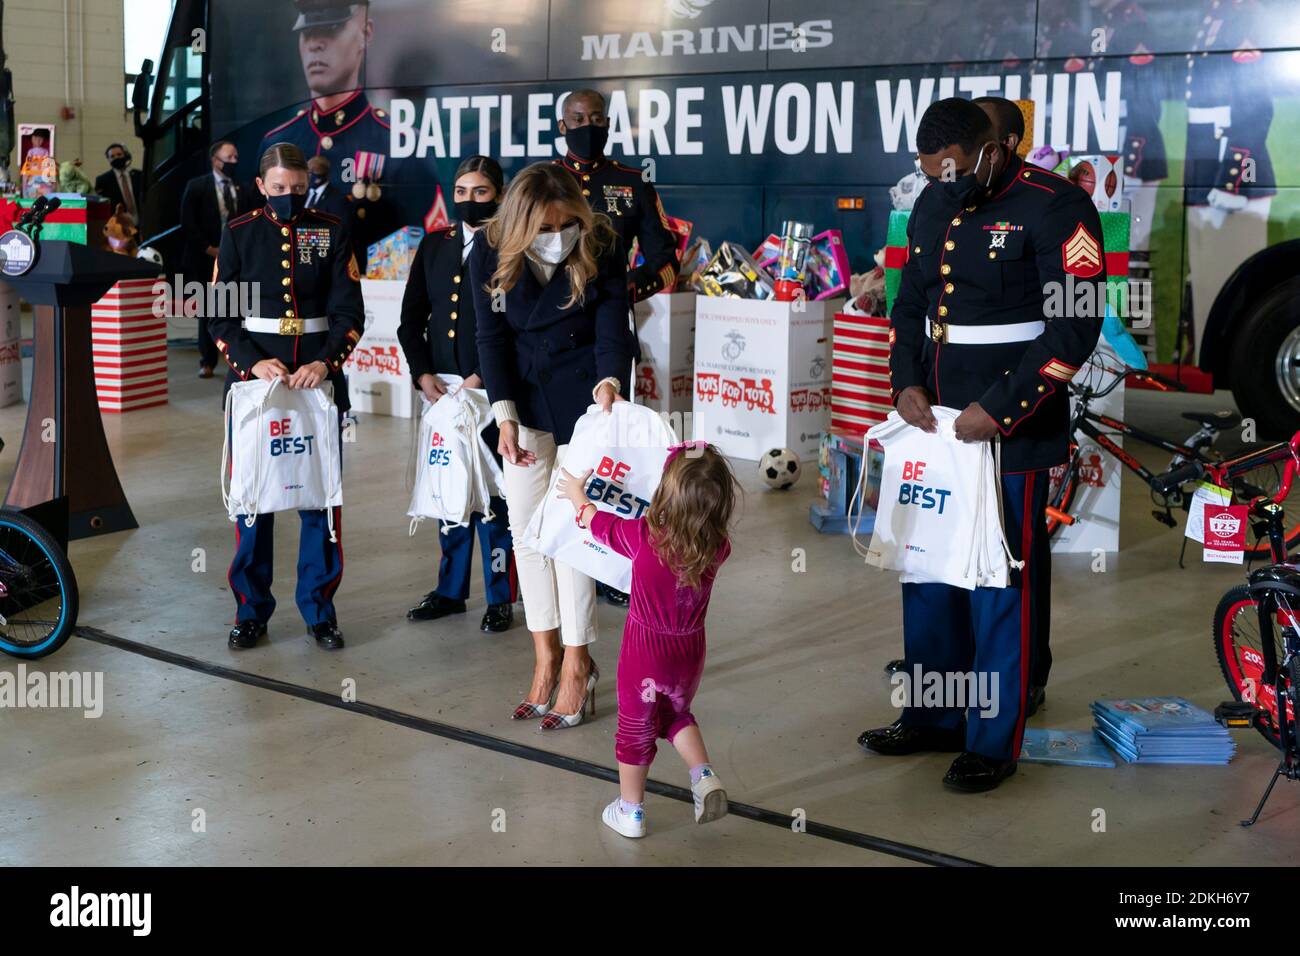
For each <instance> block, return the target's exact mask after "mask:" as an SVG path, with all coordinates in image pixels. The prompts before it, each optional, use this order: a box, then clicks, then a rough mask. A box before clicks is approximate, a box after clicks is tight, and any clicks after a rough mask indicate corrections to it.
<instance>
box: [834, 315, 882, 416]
mask: <svg viewBox="0 0 1300 956" xmlns="http://www.w3.org/2000/svg"><path fill="white" fill-rule="evenodd" d="M892 399H893V392H892V390H891V389H890V385H889V319H887V318H885V317H883V316H873V315H852V314H850V313H847V312H837V313H836V314H835V318H834V319H833V321H832V339H831V427H832V428H842V429H845V430H846V431H850V432H854V433H857V434H861V433H862V432H865V431H866V430H867V429H868V428H870V427H871V426H872V425H874V424H876V422H883V421H884V420H885V418H886V417H888V415H889V413H890V411H892V410H893V407H894V403H893V400H892Z"/></svg>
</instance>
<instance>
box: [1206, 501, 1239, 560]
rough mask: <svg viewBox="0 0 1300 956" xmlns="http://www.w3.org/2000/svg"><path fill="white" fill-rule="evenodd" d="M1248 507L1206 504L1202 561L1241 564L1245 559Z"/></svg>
mask: <svg viewBox="0 0 1300 956" xmlns="http://www.w3.org/2000/svg"><path fill="white" fill-rule="evenodd" d="M1249 512H1250V506H1249V505H1213V504H1207V505H1206V506H1205V508H1204V511H1203V515H1204V519H1205V549H1204V551H1203V552H1202V555H1201V558H1202V560H1204V561H1211V562H1218V563H1221V564H1242V563H1244V562H1245V559H1246V527H1247V525H1248V523H1249V522H1248V521H1247V515H1248V514H1249Z"/></svg>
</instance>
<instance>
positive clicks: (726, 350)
mask: <svg viewBox="0 0 1300 956" xmlns="http://www.w3.org/2000/svg"><path fill="white" fill-rule="evenodd" d="M842 304H843V300H838V301H835V300H828V301H824V302H807V301H800V302H776V301H773V300H770V299H769V300H757V299H739V298H727V297H716V296H703V295H702V296H699V297H698V298H697V299H696V300H695V395H694V402H693V405H692V409H693V418H694V421H693V425H694V437H695V438H700V439H704V440H706V441H709V442H711V443H713V444H714V445H717V446H718V447H719V448H720V449H722V451H723V452H724V453H725V454H727V455H729V456H732V457H735V458H742V459H745V460H749V461H757V460H758V459H759V458H760V457H761V456H762V455H763V453H764V452H766V451H768V450H769V449H772V448H789V449H790V450H792V451H793V452H794V453H795V454H797V455H799V457H800V458H801V459H803V460H805V461H812V460H814V459H815V458H816V457H817V448H818V440H819V438H820V435H821V433H822V432H823V431H825V430H826V428H827V427H828V426H829V425H830V397H831V394H830V393H831V388H830V385H831V383H830V362H829V358H830V355H829V345H830V332H831V316H832V315H833V314H834V313H835V311H836V309H837V308H839V306H841V305H842Z"/></svg>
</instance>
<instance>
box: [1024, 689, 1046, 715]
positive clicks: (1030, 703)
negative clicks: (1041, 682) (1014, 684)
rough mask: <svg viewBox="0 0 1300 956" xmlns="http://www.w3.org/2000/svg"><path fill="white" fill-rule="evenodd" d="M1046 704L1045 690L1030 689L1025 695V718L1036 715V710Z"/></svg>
mask: <svg viewBox="0 0 1300 956" xmlns="http://www.w3.org/2000/svg"><path fill="white" fill-rule="evenodd" d="M1045 703H1047V688H1045V687H1030V688H1029V693H1028V694H1026V695H1025V716H1026V717H1032V716H1034V714H1036V713H1038V708H1039V707H1042V706H1043V704H1045Z"/></svg>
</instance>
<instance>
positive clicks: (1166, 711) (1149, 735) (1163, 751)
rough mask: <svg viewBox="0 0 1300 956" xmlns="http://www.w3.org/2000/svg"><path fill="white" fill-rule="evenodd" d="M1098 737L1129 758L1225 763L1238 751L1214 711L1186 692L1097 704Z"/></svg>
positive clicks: (1094, 706)
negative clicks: (1187, 696)
mask: <svg viewBox="0 0 1300 956" xmlns="http://www.w3.org/2000/svg"><path fill="white" fill-rule="evenodd" d="M1091 709H1092V717H1093V720H1094V721H1095V729H1096V731H1097V734H1098V736H1100V737H1101V739H1102V740H1104V741H1106V743H1107V744H1108V745H1109V746H1110V747H1111V749H1113V750H1114V751H1115V752H1116V753H1117V754H1119V755H1120V756H1121V757H1122V758H1124V760H1126V761H1128V762H1129V763H1185V764H1226V763H1227V762H1228V761H1229V760H1231V759H1232V755H1233V753H1234V752H1235V751H1236V744H1235V743H1234V742H1233V740H1232V736H1231V734H1229V733H1228V730H1227V728H1225V727H1221V726H1220V725H1219V724H1218V723H1216V722H1215V720H1214V715H1213V714H1211V713H1209V712H1208V711H1205V710H1202V709H1201V708H1200V707H1197V706H1196V705H1195V704H1193V703H1191V702H1190V701H1188V700H1185V699H1183V698H1182V697H1131V698H1124V699H1120V700H1098V701H1094V702H1093V703H1092V708H1091Z"/></svg>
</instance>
